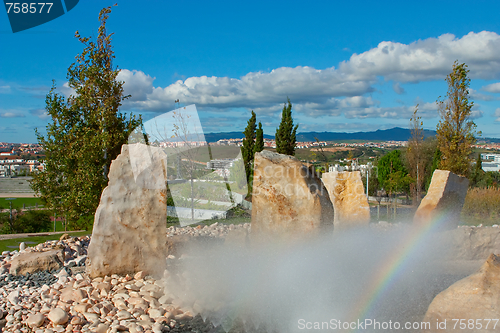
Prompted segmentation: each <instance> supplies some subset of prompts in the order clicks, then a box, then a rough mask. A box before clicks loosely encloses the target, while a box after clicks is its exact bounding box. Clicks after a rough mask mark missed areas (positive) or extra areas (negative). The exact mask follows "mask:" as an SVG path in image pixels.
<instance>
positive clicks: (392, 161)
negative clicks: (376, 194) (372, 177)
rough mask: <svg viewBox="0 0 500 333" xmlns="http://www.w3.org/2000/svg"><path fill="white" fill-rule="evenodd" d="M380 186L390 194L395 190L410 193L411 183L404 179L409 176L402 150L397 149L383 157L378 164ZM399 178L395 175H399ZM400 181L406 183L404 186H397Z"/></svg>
mask: <svg viewBox="0 0 500 333" xmlns="http://www.w3.org/2000/svg"><path fill="white" fill-rule="evenodd" d="M377 167H378V181H379V184H380V185H381V186H382V187H383V188H384V189H385V190H386V191H388V192H391V191H394V190H404V191H408V190H409V188H407V187H406V185H408V186H409V183H408V182H407V179H405V178H404V177H405V176H406V175H408V170H407V169H406V167H405V165H404V162H403V160H402V155H401V150H399V149H396V150H393V151H391V152H390V153H389V154H387V155H385V156H383V157H382V158H381V159H380V161H379V162H378V164H377ZM398 172H399V174H398V175H397V176H395V175H394V174H396V173H398ZM398 180H401V181H404V182H403V183H402V184H396V182H397V181H398Z"/></svg>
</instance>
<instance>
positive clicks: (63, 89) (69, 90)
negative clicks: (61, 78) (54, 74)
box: [58, 82, 76, 98]
mask: <svg viewBox="0 0 500 333" xmlns="http://www.w3.org/2000/svg"><path fill="white" fill-rule="evenodd" d="M58 89H59V91H61V93H62V94H63V95H64V96H66V98H68V97H69V96H70V95H73V96H75V95H76V93H75V89H73V88H70V86H69V83H68V82H65V83H64V84H63V85H62V87H59V88H58Z"/></svg>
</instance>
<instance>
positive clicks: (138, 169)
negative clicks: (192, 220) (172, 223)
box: [87, 143, 167, 277]
mask: <svg viewBox="0 0 500 333" xmlns="http://www.w3.org/2000/svg"><path fill="white" fill-rule="evenodd" d="M166 170H167V160H166V155H165V154H164V152H163V151H162V150H161V149H160V148H155V147H150V146H146V145H144V144H139V143H138V144H131V145H123V147H122V151H121V154H120V155H118V157H117V158H116V159H115V160H114V161H113V162H112V163H111V167H110V171H109V176H108V177H109V183H108V186H107V187H106V188H105V189H104V191H103V192H102V195H101V201H100V203H99V207H98V208H97V211H96V213H95V220H94V228H93V230H92V240H91V242H90V245H89V249H88V260H87V273H88V274H89V275H90V276H91V277H96V276H104V275H111V274H127V273H133V272H138V271H145V272H147V273H149V274H161V272H163V270H164V267H165V243H166V220H167V204H166V180H167V173H166Z"/></svg>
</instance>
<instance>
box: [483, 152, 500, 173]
mask: <svg viewBox="0 0 500 333" xmlns="http://www.w3.org/2000/svg"><path fill="white" fill-rule="evenodd" d="M481 160H482V165H483V171H497V172H498V171H500V154H481Z"/></svg>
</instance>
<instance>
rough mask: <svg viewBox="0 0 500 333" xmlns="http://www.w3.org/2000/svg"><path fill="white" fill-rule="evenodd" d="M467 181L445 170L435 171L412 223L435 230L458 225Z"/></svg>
mask: <svg viewBox="0 0 500 333" xmlns="http://www.w3.org/2000/svg"><path fill="white" fill-rule="evenodd" d="M468 186H469V180H468V179H467V178H465V177H461V176H457V175H456V174H454V173H452V172H450V171H447V170H436V171H434V173H433V174H432V179H431V184H430V186H429V190H428V191H427V194H426V196H425V197H424V198H423V199H422V202H421V203H420V205H419V206H418V209H417V211H416V212H415V216H414V218H413V222H414V223H415V224H417V225H422V226H427V225H429V224H433V228H434V229H435V230H443V229H453V228H456V227H457V226H458V224H459V223H460V212H461V211H462V206H463V205H464V201H465V196H466V195H467V188H468Z"/></svg>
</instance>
